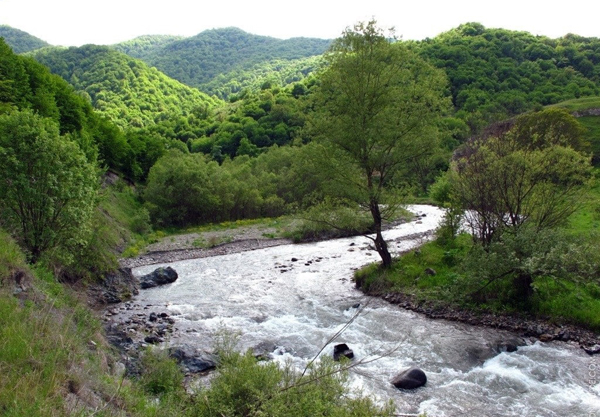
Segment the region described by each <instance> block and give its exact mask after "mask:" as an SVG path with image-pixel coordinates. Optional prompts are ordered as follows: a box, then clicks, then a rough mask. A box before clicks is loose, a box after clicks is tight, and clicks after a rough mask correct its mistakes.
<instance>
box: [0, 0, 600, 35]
mask: <svg viewBox="0 0 600 417" xmlns="http://www.w3.org/2000/svg"><path fill="white" fill-rule="evenodd" d="M558 5H560V6H558ZM599 16H600V0H579V1H574V2H564V1H561V2H558V1H556V2H555V1H552V0H543V1H540V0H504V1H489V0H487V1H486V0H454V1H453V0H411V1H407V0H363V1H356V0H299V1H294V2H288V1H283V0H278V1H276V0H209V1H207V0H197V1H192V0H167V1H162V0H103V1H85V0H0V24H5V25H9V26H12V27H14V28H17V29H20V30H23V31H25V32H28V33H30V34H31V35H34V36H37V37H38V38H41V39H43V40H45V41H46V42H49V43H50V44H53V45H63V46H80V45H83V44H87V43H94V44H99V45H105V44H112V43H117V42H121V41H125V40H129V39H133V38H135V37H137V36H141V35H183V36H193V35H196V34H198V33H200V32H202V31H204V30H206V29H214V28H222V27H230V26H235V27H238V28H240V29H242V30H244V31H246V32H249V33H252V34H257V35H266V36H272V37H275V38H280V39H287V38H290V37H297V36H304V37H316V38H325V39H333V38H336V37H338V36H339V35H340V34H341V33H342V31H343V30H344V28H346V27H347V26H351V25H353V24H354V23H356V22H358V21H366V20H370V19H371V18H373V17H374V18H375V19H376V20H377V21H378V23H379V25H380V26H382V27H385V28H388V27H391V26H393V27H395V28H396V34H397V35H398V36H400V37H402V39H406V40H408V39H423V38H426V37H430V38H432V37H434V36H436V35H438V34H439V33H441V32H445V31H447V30H450V29H452V28H455V27H457V26H458V25H460V24H461V23H466V22H479V23H482V24H483V25H484V26H485V27H488V28H504V29H510V30H522V31H527V32H530V33H532V34H534V35H545V36H549V37H551V38H558V37H561V36H563V35H565V34H567V33H575V34H578V35H582V36H587V37H600V19H599Z"/></svg>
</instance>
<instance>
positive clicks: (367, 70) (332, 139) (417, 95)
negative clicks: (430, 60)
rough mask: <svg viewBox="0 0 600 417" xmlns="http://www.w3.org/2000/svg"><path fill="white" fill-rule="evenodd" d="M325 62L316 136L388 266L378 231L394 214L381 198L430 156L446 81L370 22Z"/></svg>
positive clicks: (335, 47) (348, 34) (317, 97)
mask: <svg viewBox="0 0 600 417" xmlns="http://www.w3.org/2000/svg"><path fill="white" fill-rule="evenodd" d="M326 60H327V67H326V70H325V71H324V73H323V74H322V76H321V85H320V88H319V89H318V91H317V92H316V93H315V102H314V106H315V109H316V110H317V113H318V116H317V117H316V119H315V123H314V128H315V132H316V133H317V136H318V137H320V138H321V139H322V140H323V141H324V142H325V143H328V144H330V145H332V147H331V148H332V150H333V152H334V155H335V156H334V158H335V159H336V161H335V163H333V162H332V164H331V166H336V167H338V169H337V176H336V178H337V180H338V181H339V190H343V191H344V197H345V198H346V199H350V200H351V201H354V202H355V203H358V204H359V205H360V206H361V207H363V208H365V209H366V210H368V211H369V212H370V214H371V216H372V218H373V224H374V232H375V233H374V237H373V238H372V239H373V241H374V243H375V248H376V250H377V252H378V253H379V255H380V256H381V259H382V261H383V266H384V267H387V266H389V265H390V264H391V261H392V259H391V255H390V253H389V250H388V247H387V244H386V242H385V240H384V239H383V237H382V234H381V226H382V220H383V219H385V217H387V216H388V215H389V214H390V213H391V211H392V210H394V209H395V208H396V207H394V206H395V205H394V204H392V201H391V200H389V199H388V200H386V198H385V197H386V196H390V195H393V194H394V193H393V192H391V193H388V192H387V191H389V190H391V189H394V188H395V187H397V186H399V185H400V184H401V183H402V182H403V179H404V178H405V177H406V172H407V171H406V169H407V163H408V162H409V161H414V160H417V159H425V158H427V157H428V156H430V155H431V152H432V151H433V150H434V149H435V147H436V145H437V141H436V131H437V129H436V120H437V119H438V117H439V116H440V115H441V113H442V112H443V110H444V108H445V106H446V104H447V101H446V100H445V99H444V88H445V85H446V80H445V77H444V76H443V74H442V73H441V72H440V71H439V70H436V69H434V68H433V67H432V66H431V65H429V64H427V63H426V62H425V61H423V60H422V59H420V58H418V57H417V56H416V55H415V54H414V53H411V52H410V51H409V50H407V48H405V46H404V45H403V44H402V42H396V41H394V39H393V33H392V34H386V33H385V32H384V31H383V30H381V29H380V28H378V27H377V25H376V22H374V21H371V22H368V23H359V24H357V25H355V26H354V27H353V28H348V29H346V30H345V31H344V33H343V35H342V37H341V38H339V39H337V40H336V41H334V43H333V45H332V47H331V49H330V50H329V52H328V53H327V54H326ZM382 203H386V204H385V205H382Z"/></svg>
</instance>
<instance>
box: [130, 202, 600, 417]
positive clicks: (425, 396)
mask: <svg viewBox="0 0 600 417" xmlns="http://www.w3.org/2000/svg"><path fill="white" fill-rule="evenodd" d="M409 209H410V210H411V211H413V212H415V213H417V214H420V215H424V216H423V217H420V218H419V219H418V220H414V221H412V222H410V223H405V224H402V225H400V226H398V227H396V228H394V229H392V230H389V231H387V232H386V233H385V238H386V240H387V241H388V242H389V243H390V249H391V250H392V251H393V252H398V251H402V250H407V249H410V248H411V247H414V246H416V245H418V244H419V243H422V240H423V239H424V238H423V237H422V235H423V234H426V233H428V232H431V231H432V230H433V229H434V228H435V227H436V226H437V224H438V222H439V221H440V219H441V216H442V213H441V212H440V210H438V209H436V208H434V207H430V206H420V205H419V206H410V207H409ZM411 236H412V237H413V238H411ZM414 236H421V237H417V238H414ZM369 243H370V241H369V240H368V239H366V238H364V237H354V238H344V239H336V240H331V241H324V242H318V243H310V244H300V245H283V246H277V247H271V248H266V249H259V250H253V251H247V252H241V253H234V254H229V255H222V256H214V257H210V258H202V259H191V260H185V261H179V262H174V263H170V264H164V265H150V266H143V267H139V268H136V269H134V271H133V272H134V275H136V276H140V275H143V274H146V273H149V272H152V271H153V270H154V269H155V268H157V267H158V266H167V265H170V266H171V267H173V268H174V269H175V270H176V271H177V272H178V274H179V279H178V280H177V281H176V282H174V283H173V284H169V285H167V286H163V287H158V288H152V289H148V290H142V291H141V292H140V294H139V295H138V296H137V297H135V299H134V300H133V301H134V302H135V303H136V304H137V305H140V306H152V307H148V308H151V309H152V310H146V311H156V312H161V311H165V312H167V313H168V314H169V315H170V316H172V317H173V318H174V319H175V320H176V323H175V327H176V329H177V330H176V331H175V332H174V334H173V335H172V336H171V337H170V339H169V342H168V343H169V344H171V345H178V344H192V345H194V346H197V347H199V348H202V349H205V350H207V351H210V350H211V349H212V344H213V335H214V334H215V332H217V331H218V330H220V329H222V328H226V329H228V330H231V331H233V332H239V334H240V337H239V343H238V347H239V349H241V350H246V349H249V348H255V347H257V346H262V347H264V346H272V349H271V348H269V351H270V353H271V354H270V356H271V357H272V358H273V359H274V360H276V361H280V362H282V363H283V362H286V361H291V362H292V363H293V364H294V365H295V366H297V367H298V368H299V369H303V368H304V366H305V365H306V364H307V363H308V361H310V359H311V358H313V356H315V355H317V354H318V352H319V351H320V350H321V348H322V347H323V346H324V345H325V343H326V342H327V341H328V340H329V339H330V338H331V336H332V335H334V334H335V333H336V332H337V331H338V330H340V329H341V328H342V327H343V326H344V325H345V324H346V323H347V322H348V321H349V320H351V319H352V317H354V315H355V314H356V312H357V310H358V309H360V310H361V311H360V314H358V315H357V317H356V318H355V320H354V321H353V322H352V323H351V325H350V326H349V327H348V329H347V330H345V332H344V333H343V334H342V335H341V336H339V337H338V338H337V339H336V340H335V342H334V344H335V343H347V344H348V345H349V347H350V348H351V349H352V350H353V351H354V355H355V359H354V360H355V361H357V360H369V359H372V358H375V357H376V356H378V355H380V354H382V353H387V354H386V355H385V356H384V357H382V358H381V359H379V360H376V361H373V362H370V363H367V364H363V365H360V366H359V367H357V368H356V369H355V370H354V371H352V372H351V379H350V383H351V384H352V388H356V389H360V390H362V392H363V393H364V394H367V395H370V396H372V397H373V398H377V399H380V400H382V401H385V400H387V399H390V398H391V399H393V400H394V402H395V403H396V405H397V408H398V412H399V413H407V414H411V413H422V412H426V413H427V415H428V416H431V417H437V416H487V417H492V416H503V417H504V416H544V417H550V416H583V417H592V416H600V383H599V380H600V377H599V375H600V355H597V356H589V355H587V354H586V353H585V352H583V350H582V349H580V348H578V347H577V346H573V345H570V344H568V343H563V342H551V343H542V342H539V341H534V340H526V341H525V345H524V346H520V347H519V348H518V350H517V351H516V352H501V351H500V352H498V351H499V349H498V345H499V344H502V343H503V342H504V343H505V342H506V341H511V340H515V339H518V337H517V335H515V334H512V333H510V332H505V331H499V330H495V329H489V328H483V327H474V326H470V325H466V324H461V323H456V322H450V321H445V320H431V319H427V318H425V317H424V316H422V315H420V314H417V313H413V312H411V311H406V310H403V309H401V308H399V307H397V306H394V305H391V304H388V303H387V302H385V301H383V300H380V299H378V298H373V297H368V296H365V295H363V294H362V293H361V292H360V291H358V290H356V289H355V288H354V284H353V282H352V274H353V271H354V270H355V269H357V268H359V267H361V266H363V265H365V264H367V263H370V262H375V261H378V260H379V257H378V255H377V252H375V251H374V250H372V249H371V248H370V247H369ZM292 259H294V260H292ZM358 304H360V307H358V308H357V305H358ZM132 313H133V312H132ZM332 351H333V344H331V345H329V346H327V347H326V348H325V349H324V350H323V352H322V353H321V354H322V355H332ZM389 352H391V353H389ZM410 366H417V367H419V368H421V369H423V370H424V371H425V373H426V374H427V377H428V382H427V384H426V386H424V387H422V388H419V389H416V390H414V391H402V390H398V389H396V388H394V387H393V386H392V385H391V384H390V382H389V381H390V379H391V378H392V377H393V376H394V375H396V374H398V373H399V372H400V371H402V370H404V369H405V368H407V367H410Z"/></svg>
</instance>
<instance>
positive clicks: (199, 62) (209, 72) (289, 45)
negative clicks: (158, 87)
mask: <svg viewBox="0 0 600 417" xmlns="http://www.w3.org/2000/svg"><path fill="white" fill-rule="evenodd" d="M163 41H164V40H163ZM130 42H131V41H130ZM149 42H150V41H149ZM330 43H331V41H329V40H324V39H315V38H292V39H287V40H281V39H276V38H271V37H267V36H258V35H251V34H249V33H246V32H244V31H242V30H240V29H237V28H225V29H213V30H207V31H204V32H202V33H200V34H198V35H196V36H193V37H190V38H185V39H181V40H174V41H171V42H167V41H165V42H164V43H163V44H161V40H158V41H156V42H155V43H154V44H152V46H151V47H148V48H147V49H145V50H144V52H143V53H140V52H139V49H134V53H137V54H138V55H139V56H140V58H142V59H144V61H145V62H147V63H148V64H149V65H151V66H155V67H156V68H158V69H159V70H161V71H162V72H164V73H165V74H167V75H168V76H170V77H172V78H174V79H176V80H178V81H181V82H182V83H184V84H187V85H190V86H193V87H197V88H200V89H201V90H205V91H207V92H214V91H216V90H218V87H215V86H214V85H211V86H210V88H207V87H208V85H210V83H211V82H212V81H214V80H215V79H216V78H217V77H219V75H221V74H230V73H236V72H240V71H248V70H250V69H252V68H254V67H255V66H256V65H258V64H263V65H264V64H265V63H267V62H269V63H273V62H275V61H278V62H280V63H282V62H287V61H295V60H300V59H302V58H308V57H312V56H316V55H321V54H323V52H325V50H326V49H327V48H328V47H329V45H330ZM126 44H127V43H125V44H117V45H114V46H113V47H114V48H117V49H120V50H125V49H126V47H127V45H126ZM270 65H272V64H270ZM225 77H226V78H227V79H231V78H232V76H231V75H225Z"/></svg>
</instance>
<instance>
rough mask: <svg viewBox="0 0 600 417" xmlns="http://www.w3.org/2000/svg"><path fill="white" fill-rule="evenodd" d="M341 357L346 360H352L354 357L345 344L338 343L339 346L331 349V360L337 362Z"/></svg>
mask: <svg viewBox="0 0 600 417" xmlns="http://www.w3.org/2000/svg"><path fill="white" fill-rule="evenodd" d="M342 356H345V357H346V358H348V359H352V358H353V357H354V352H353V351H352V349H350V348H349V347H348V345H347V344H345V343H340V344H339V345H335V346H334V347H333V360H334V361H339V360H340V359H341V358H342Z"/></svg>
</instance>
